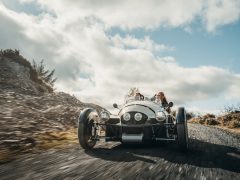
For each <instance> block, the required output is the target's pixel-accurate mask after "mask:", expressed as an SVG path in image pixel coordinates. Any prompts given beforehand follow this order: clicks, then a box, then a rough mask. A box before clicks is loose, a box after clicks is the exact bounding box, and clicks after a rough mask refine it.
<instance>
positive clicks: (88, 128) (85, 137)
mask: <svg viewBox="0 0 240 180" xmlns="http://www.w3.org/2000/svg"><path fill="white" fill-rule="evenodd" d="M95 112H96V111H95V110H94V109H91V108H86V109H84V110H83V111H82V112H81V113H80V116H79V119H78V140H79V144H80V146H81V147H82V148H83V149H92V148H93V147H94V146H95V144H96V142H97V139H96V138H94V137H96V130H93V124H94V120H93V119H91V116H90V114H91V113H95ZM93 131H94V132H95V134H93Z"/></svg>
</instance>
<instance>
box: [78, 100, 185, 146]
mask: <svg viewBox="0 0 240 180" xmlns="http://www.w3.org/2000/svg"><path fill="white" fill-rule="evenodd" d="M113 106H114V108H117V109H118V113H117V114H115V115H113V114H111V113H110V112H108V111H102V112H100V113H99V112H97V111H96V110H95V109H92V108H86V109H84V110H83V111H82V112H81V113H80V116H79V119H78V138H79V143H80V145H81V147H82V148H84V149H91V148H93V147H94V145H95V144H96V142H97V141H98V140H100V139H101V138H104V139H105V141H119V142H122V143H154V142H159V141H166V142H170V141H172V142H176V144H178V147H179V148H180V150H187V148H188V130H187V121H186V111H185V108H183V107H179V108H178V111H177V113H176V116H173V115H172V114H171V113H169V111H167V108H170V107H172V106H173V103H172V102H170V103H168V104H167V105H166V106H164V107H163V106H162V105H161V104H159V103H156V102H154V101H151V99H149V98H144V99H135V98H134V97H131V98H128V99H127V100H125V103H124V105H123V106H122V107H121V108H119V107H118V105H117V104H113ZM103 129H104V130H105V134H104V135H101V134H102V133H101V131H102V130H103Z"/></svg>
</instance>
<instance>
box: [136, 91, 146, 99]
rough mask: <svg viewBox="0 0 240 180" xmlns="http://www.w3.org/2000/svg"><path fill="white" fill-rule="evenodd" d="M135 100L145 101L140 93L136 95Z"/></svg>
mask: <svg viewBox="0 0 240 180" xmlns="http://www.w3.org/2000/svg"><path fill="white" fill-rule="evenodd" d="M135 99H136V100H142V101H143V100H144V96H143V95H142V94H141V93H140V92H137V93H136V94H135Z"/></svg>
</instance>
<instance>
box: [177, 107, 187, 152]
mask: <svg viewBox="0 0 240 180" xmlns="http://www.w3.org/2000/svg"><path fill="white" fill-rule="evenodd" d="M177 142H178V147H179V149H180V150H181V151H186V150H187V149H188V129H187V119H186V111H185V109H184V108H183V107H180V108H178V113H177Z"/></svg>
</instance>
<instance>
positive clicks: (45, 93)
mask: <svg viewBox="0 0 240 180" xmlns="http://www.w3.org/2000/svg"><path fill="white" fill-rule="evenodd" d="M86 107H94V108H96V109H98V110H100V109H101V107H100V106H97V105H94V104H87V103H83V102H81V101H79V100H78V99H77V98H75V97H73V96H70V95H69V94H66V93H63V92H54V90H53V87H51V86H50V85H49V84H48V83H46V82H44V80H42V79H41V77H39V76H38V74H37V72H36V70H34V68H33V67H32V66H31V64H30V63H29V62H28V61H27V60H26V59H25V58H23V57H22V56H21V55H19V53H18V52H17V51H11V50H7V51H4V52H3V51H1V53H0V154H1V155H0V161H1V160H2V161H4V160H6V159H8V158H9V157H10V156H11V157H13V156H14V155H15V154H20V153H19V152H36V151H39V150H41V149H46V148H51V147H53V146H55V145H62V144H64V143H65V144H66V143H68V142H67V141H64V140H66V139H68V140H69V139H74V140H75V139H76V137H75V136H76V132H75V129H74V128H76V125H77V117H78V115H79V113H80V111H81V110H82V109H84V108H86ZM72 136H73V137H72Z"/></svg>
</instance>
